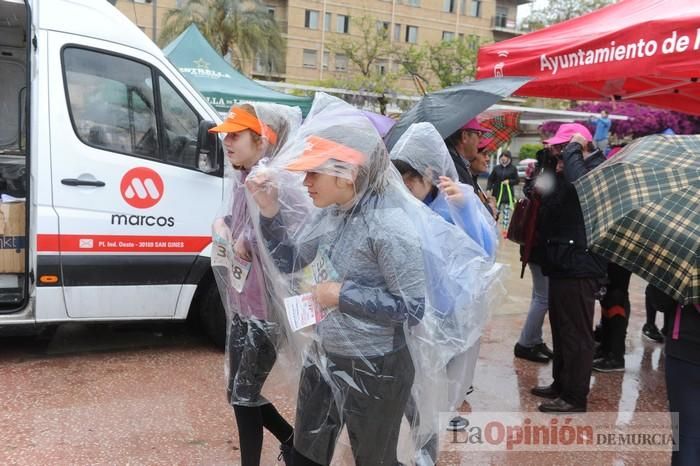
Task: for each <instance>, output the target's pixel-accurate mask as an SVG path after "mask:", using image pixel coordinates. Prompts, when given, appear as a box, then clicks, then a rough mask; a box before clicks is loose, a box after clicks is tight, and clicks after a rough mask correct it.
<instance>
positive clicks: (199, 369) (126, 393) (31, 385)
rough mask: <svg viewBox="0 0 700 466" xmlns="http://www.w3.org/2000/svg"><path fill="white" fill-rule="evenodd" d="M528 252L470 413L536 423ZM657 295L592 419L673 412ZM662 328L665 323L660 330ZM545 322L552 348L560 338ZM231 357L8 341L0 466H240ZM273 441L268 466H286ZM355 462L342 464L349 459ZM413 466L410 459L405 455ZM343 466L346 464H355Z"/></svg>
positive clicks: (484, 347)
mask: <svg viewBox="0 0 700 466" xmlns="http://www.w3.org/2000/svg"><path fill="white" fill-rule="evenodd" d="M517 254H518V250H517V247H516V246H515V245H513V244H511V243H507V242H504V244H502V245H501V250H500V257H499V259H500V260H501V261H503V262H506V263H508V264H510V269H509V270H508V272H507V278H506V281H505V287H506V289H507V290H508V295H507V296H506V298H505V299H504V300H503V302H502V303H501V305H500V306H498V307H497V308H495V309H493V312H492V316H491V319H490V322H489V324H488V327H487V329H486V332H485V334H484V337H483V339H482V344H481V356H480V360H479V364H478V366H477V371H476V378H475V383H474V386H475V391H474V393H472V394H471V395H469V397H468V403H465V404H464V405H463V407H462V409H463V410H464V411H466V412H469V411H471V412H474V413H483V412H496V413H503V412H532V411H536V410H537V405H538V403H539V401H540V400H539V399H537V398H536V397H534V396H532V395H530V394H529V390H530V388H531V387H533V386H534V385H538V384H543V383H549V382H550V380H551V379H550V376H551V366H550V365H549V364H546V365H545V364H537V363H533V362H529V361H524V360H520V359H515V358H514V357H513V345H514V344H515V342H516V340H517V338H518V335H519V333H520V328H521V326H522V324H523V322H524V319H525V314H526V312H527V307H528V304H529V296H530V279H529V275H528V272H526V275H525V279H523V280H521V279H520V278H519V275H520V265H519V263H518V261H517V259H518V256H517ZM644 286H645V283H644V282H643V281H641V280H639V279H637V278H633V280H632V285H631V289H630V292H631V293H630V294H631V300H632V319H631V322H630V328H629V330H628V337H627V357H626V366H627V368H626V370H625V372H617V373H610V374H599V373H594V377H593V381H592V387H591V394H590V397H589V411H596V412H617V411H619V412H620V413H621V414H620V415H618V422H621V423H629V422H634V420H635V419H636V418H638V417H643V416H644V413H646V412H659V411H662V412H663V411H666V409H667V408H666V391H665V386H664V379H663V366H664V364H663V361H664V356H663V348H662V345H658V344H656V343H651V342H648V341H646V340H643V339H642V337H641V326H642V324H643V322H644V299H643V297H644ZM660 319H661V317H659V320H660ZM549 335H550V332H549V324H548V322H547V321H545V340H546V341H547V342H551V338H550V337H549ZM223 384H224V381H223V355H222V353H220V352H219V351H217V350H216V349H214V348H212V347H211V346H210V345H209V344H208V342H207V341H206V340H205V339H203V338H202V337H200V336H198V335H197V334H196V333H194V332H191V331H189V330H188V329H187V326H186V325H185V324H152V323H143V324H136V325H109V326H107V325H97V326H96V325H85V324H71V325H63V326H61V327H59V329H58V330H57V331H56V333H55V334H54V335H53V336H52V337H51V338H50V339H48V340H46V341H41V340H39V341H37V340H34V339H31V338H26V337H13V338H2V339H0V406H2V410H0V438H2V439H3V440H2V444H1V445H0V464H17V465H36V464H47V465H48V464H51V465H62V464H91V465H97V464H105V465H107V464H110V465H111V464H144V465H146V464H147V465H160V464H163V465H166V464H167V465H171V464H196V465H235V464H239V455H238V451H237V445H238V438H237V434H236V430H235V423H234V421H233V416H232V412H231V409H230V408H229V407H228V405H227V403H226V400H225V395H224V385H223ZM280 384H281V379H280V378H278V377H273V379H272V380H271V382H270V384H269V385H270V389H271V390H270V393H269V396H270V398H271V399H272V401H273V402H274V403H275V404H276V405H277V407H278V409H279V410H280V411H281V412H282V413H283V414H284V415H285V416H286V417H287V418H289V419H292V417H293V414H294V401H293V399H292V398H293V397H289V396H287V393H293V392H294V391H295V390H294V389H293V388H290V387H286V388H283V387H281V386H280ZM278 453H279V450H278V445H277V443H276V442H275V441H274V439H273V438H272V436H269V435H266V437H265V451H264V453H263V459H262V463H261V464H263V465H272V464H276V463H277V454H278ZM338 456H340V457H341V458H345V457H347V453H346V454H342V452H341V453H340V454H339V455H338ZM402 456H404V455H402ZM669 457H670V456H669V454H668V453H663V452H661V453H633V452H621V451H620V452H575V451H570V450H569V451H567V450H564V451H560V452H554V453H549V452H547V453H543V452H469V451H468V450H467V449H461V450H460V451H449V452H445V453H444V454H443V455H442V456H441V462H440V464H442V465H461V464H465V465H467V464H469V465H474V464H477V465H478V464H499V465H500V464H513V465H527V464H533V465H534V464H537V465H543V464H552V465H568V464H572V465H573V464H582V463H589V464H596V465H597V464H634V465H638V464H649V465H651V464H654V465H657V464H667V463H668V462H669ZM344 462H345V461H342V460H340V461H339V462H338V464H341V463H344Z"/></svg>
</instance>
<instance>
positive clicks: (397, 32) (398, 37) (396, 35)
mask: <svg viewBox="0 0 700 466" xmlns="http://www.w3.org/2000/svg"><path fill="white" fill-rule="evenodd" d="M394 40H396V41H399V40H401V25H400V24H394Z"/></svg>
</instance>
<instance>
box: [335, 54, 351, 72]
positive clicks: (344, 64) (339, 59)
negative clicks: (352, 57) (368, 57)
mask: <svg viewBox="0 0 700 466" xmlns="http://www.w3.org/2000/svg"><path fill="white" fill-rule="evenodd" d="M347 69H348V57H347V56H345V55H342V54H339V53H336V54H335V70H336V71H346V70H347Z"/></svg>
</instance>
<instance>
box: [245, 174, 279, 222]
mask: <svg viewBox="0 0 700 466" xmlns="http://www.w3.org/2000/svg"><path fill="white" fill-rule="evenodd" d="M245 185H246V188H248V191H249V192H250V194H252V196H253V200H254V201H255V203H256V204H257V205H258V208H259V209H260V213H261V214H262V215H263V217H267V218H272V217H274V216H275V215H277V212H279V210H280V206H279V200H278V196H279V193H278V191H277V186H275V185H274V183H272V181H271V180H270V178H269V177H268V176H266V175H263V174H260V175H256V176H253V177H249V178H248V180H246V183H245Z"/></svg>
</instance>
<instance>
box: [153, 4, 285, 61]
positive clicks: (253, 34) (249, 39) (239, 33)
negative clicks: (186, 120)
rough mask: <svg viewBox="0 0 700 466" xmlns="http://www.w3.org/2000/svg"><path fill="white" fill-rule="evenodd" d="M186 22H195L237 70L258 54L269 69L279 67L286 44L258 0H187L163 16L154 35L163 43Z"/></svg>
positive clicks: (175, 34)
mask: <svg viewBox="0 0 700 466" xmlns="http://www.w3.org/2000/svg"><path fill="white" fill-rule="evenodd" d="M190 24H194V25H196V26H197V27H198V28H199V30H200V31H201V32H202V34H203V35H204V37H206V38H207V40H208V41H209V43H210V44H211V45H212V46H213V47H214V48H215V49H216V50H217V51H218V52H219V53H220V54H221V55H222V56H226V55H229V56H230V57H231V62H232V63H233V64H234V66H236V67H237V68H238V69H243V68H244V65H245V64H248V63H251V62H252V61H253V60H254V59H256V57H260V59H262V60H263V61H264V62H265V63H267V64H269V68H270V69H271V70H282V68H283V65H284V54H285V50H286V45H285V41H284V38H283V37H282V33H281V31H280V28H279V26H278V24H277V22H276V21H275V18H274V17H273V16H272V15H271V14H270V13H269V12H268V10H267V8H266V7H265V5H264V4H263V3H262V1H261V0H189V1H188V2H187V3H186V4H185V6H184V7H182V8H181V9H179V10H170V11H169V12H168V13H167V14H166V15H165V26H164V27H163V29H162V30H161V32H160V35H159V37H158V42H159V44H160V45H161V46H162V45H165V44H167V43H168V42H170V41H171V40H173V39H174V38H175V37H177V36H178V35H179V34H180V33H181V32H182V31H184V30H185V29H186V28H187V27H188V26H189V25H190Z"/></svg>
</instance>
